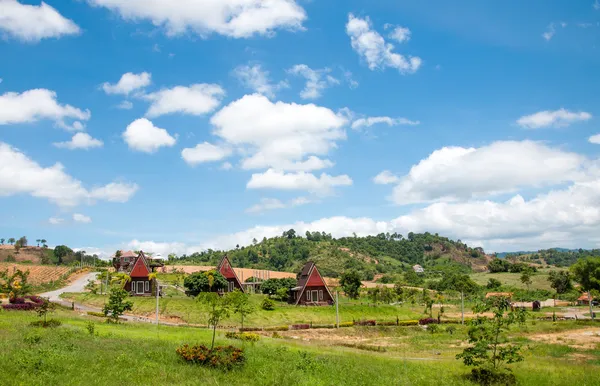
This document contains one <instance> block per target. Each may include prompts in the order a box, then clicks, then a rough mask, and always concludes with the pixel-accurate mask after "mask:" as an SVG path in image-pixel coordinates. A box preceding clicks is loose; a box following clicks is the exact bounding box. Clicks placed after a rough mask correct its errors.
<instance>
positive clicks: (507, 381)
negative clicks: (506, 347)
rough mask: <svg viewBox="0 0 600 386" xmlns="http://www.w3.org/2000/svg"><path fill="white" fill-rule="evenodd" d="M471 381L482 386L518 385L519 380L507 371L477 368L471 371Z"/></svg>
mask: <svg viewBox="0 0 600 386" xmlns="http://www.w3.org/2000/svg"><path fill="white" fill-rule="evenodd" d="M470 378H471V380H472V381H473V382H476V383H479V384H480V385H485V386H488V385H506V386H511V385H516V384H517V378H516V377H515V375H514V374H513V373H509V372H505V371H494V370H490V369H486V368H476V369H473V370H471V376H470Z"/></svg>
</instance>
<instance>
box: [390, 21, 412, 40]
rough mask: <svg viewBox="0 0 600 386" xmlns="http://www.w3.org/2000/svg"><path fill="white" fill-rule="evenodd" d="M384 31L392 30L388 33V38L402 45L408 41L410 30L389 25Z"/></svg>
mask: <svg viewBox="0 0 600 386" xmlns="http://www.w3.org/2000/svg"><path fill="white" fill-rule="evenodd" d="M385 29H392V31H391V32H390V33H389V35H388V37H389V38H390V39H393V40H395V41H397V42H398V43H404V42H407V41H409V40H410V35H411V32H410V29H408V28H406V27H401V26H396V27H394V26H393V25H391V24H386V25H385Z"/></svg>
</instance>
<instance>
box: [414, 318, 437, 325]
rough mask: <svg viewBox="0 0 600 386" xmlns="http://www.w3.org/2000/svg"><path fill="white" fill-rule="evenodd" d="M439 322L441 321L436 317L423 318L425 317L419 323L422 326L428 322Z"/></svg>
mask: <svg viewBox="0 0 600 386" xmlns="http://www.w3.org/2000/svg"><path fill="white" fill-rule="evenodd" d="M437 323H439V322H438V320H437V319H435V318H423V319H419V324H420V325H421V326H426V325H428V324H437Z"/></svg>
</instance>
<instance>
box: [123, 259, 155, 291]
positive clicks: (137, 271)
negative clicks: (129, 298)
mask: <svg viewBox="0 0 600 386" xmlns="http://www.w3.org/2000/svg"><path fill="white" fill-rule="evenodd" d="M120 272H125V273H127V274H128V275H129V277H130V278H131V280H130V281H128V282H127V283H125V287H124V289H125V291H127V292H129V293H130V294H131V295H133V296H151V295H152V280H150V279H149V277H148V276H149V275H150V273H151V272H152V268H151V267H150V263H149V261H148V258H147V257H146V255H145V254H144V252H142V251H140V253H139V254H138V255H137V257H136V258H135V259H134V260H133V261H132V262H131V263H130V264H128V265H127V266H126V268H125V269H123V270H120Z"/></svg>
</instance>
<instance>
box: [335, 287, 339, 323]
mask: <svg viewBox="0 0 600 386" xmlns="http://www.w3.org/2000/svg"><path fill="white" fill-rule="evenodd" d="M339 304H340V302H339V300H338V291H337V290H335V327H336V328H340V308H339Z"/></svg>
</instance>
